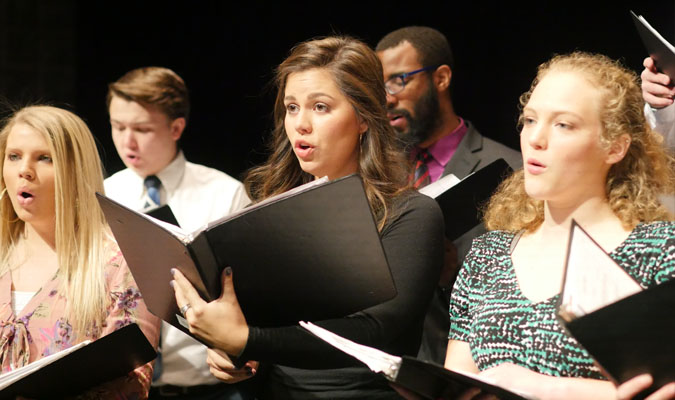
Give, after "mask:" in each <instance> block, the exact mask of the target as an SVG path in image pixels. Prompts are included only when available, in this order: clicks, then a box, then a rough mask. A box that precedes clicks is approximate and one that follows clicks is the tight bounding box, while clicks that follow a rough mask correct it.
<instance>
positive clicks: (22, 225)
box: [0, 106, 159, 398]
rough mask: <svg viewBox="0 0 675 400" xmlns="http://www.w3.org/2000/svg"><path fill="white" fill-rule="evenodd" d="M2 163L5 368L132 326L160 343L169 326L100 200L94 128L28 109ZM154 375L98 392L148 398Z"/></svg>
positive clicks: (0, 279)
mask: <svg viewBox="0 0 675 400" xmlns="http://www.w3.org/2000/svg"><path fill="white" fill-rule="evenodd" d="M0 157H2V163H1V164H0V168H1V170H2V181H1V182H0V189H1V190H2V192H1V193H2V197H1V199H0V215H1V220H0V286H1V288H2V289H1V290H0V296H1V299H2V301H1V302H0V329H1V337H0V365H1V366H2V371H3V372H5V371H8V370H11V369H14V368H19V367H22V366H24V365H26V364H29V363H31V362H33V361H35V360H38V359H40V358H42V357H46V356H48V355H50V354H53V353H55V352H58V351H61V350H63V349H66V348H68V347H70V346H72V345H74V344H77V343H79V342H81V341H83V340H86V339H96V338H99V337H101V336H104V335H106V334H108V333H110V332H112V331H114V330H116V329H119V328H121V327H123V326H125V325H128V324H130V323H137V324H139V326H140V327H141V329H142V330H143V332H144V333H145V335H146V336H147V338H148V340H149V341H150V342H151V343H152V344H153V345H155V346H156V345H157V340H158V326H159V321H158V320H157V318H155V317H154V316H152V315H151V314H150V313H149V312H148V310H147V309H146V307H145V304H144V302H143V299H142V298H141V295H140V293H139V291H138V289H137V287H136V284H135V282H134V280H133V278H132V276H131V274H130V272H129V270H128V269H127V266H126V263H125V261H124V259H123V258H122V256H121V253H120V252H119V250H118V248H117V246H116V244H115V242H114V241H113V240H112V236H111V235H110V233H109V231H108V228H107V226H106V223H105V220H104V217H103V214H102V212H101V210H100V209H99V206H98V203H97V201H96V198H95V192H96V191H99V192H103V174H102V170H101V163H100V160H99V157H98V151H97V149H96V144H95V142H94V139H93V137H92V135H91V133H90V132H89V129H88V128H87V126H86V125H85V124H84V122H83V121H82V120H81V119H80V118H78V117H77V116H76V115H74V114H72V113H71V112H68V111H66V110H62V109H59V108H54V107H49V106H32V107H26V108H23V109H21V110H19V111H18V112H16V113H15V114H14V115H13V116H12V117H11V118H10V119H9V120H8V122H7V123H6V124H5V126H4V127H3V129H2V131H0ZM102 361H104V360H102ZM73 373H77V371H73ZM151 377H152V366H151V365H150V364H147V365H144V366H143V367H140V368H138V369H137V370H135V371H134V373H132V374H130V375H129V376H126V377H121V378H120V379H118V380H116V381H114V382H113V383H110V384H108V385H103V386H101V387H99V388H96V389H92V392H91V393H89V394H90V395H91V396H92V397H96V398H108V397H110V398H119V397H122V398H126V397H135V398H137V397H140V398H144V397H147V392H148V389H149V385H150V380H151Z"/></svg>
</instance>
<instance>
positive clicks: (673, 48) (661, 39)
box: [638, 15, 675, 53]
mask: <svg viewBox="0 0 675 400" xmlns="http://www.w3.org/2000/svg"><path fill="white" fill-rule="evenodd" d="M638 19H639V20H640V21H641V22H642V23H643V24H645V26H646V27H647V29H649V30H650V31H652V33H653V34H654V36H656V37H657V38H659V40H660V41H662V42H663V43H664V44H665V45H666V46H668V48H669V49H670V51H672V52H673V53H675V47H673V45H672V44H670V42H669V41H667V40H666V39H665V38H664V37H663V36H661V34H660V33H659V31H657V30H656V29H654V28H652V26H651V25H649V22H647V20H646V19H644V18H643V17H642V15H640V16H638Z"/></svg>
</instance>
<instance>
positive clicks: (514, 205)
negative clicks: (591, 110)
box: [484, 52, 675, 232]
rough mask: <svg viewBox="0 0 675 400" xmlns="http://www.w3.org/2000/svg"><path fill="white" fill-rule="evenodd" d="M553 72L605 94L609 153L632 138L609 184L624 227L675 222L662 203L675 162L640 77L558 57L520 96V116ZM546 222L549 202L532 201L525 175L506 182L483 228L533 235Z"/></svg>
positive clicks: (611, 65) (582, 58) (590, 59)
mask: <svg viewBox="0 0 675 400" xmlns="http://www.w3.org/2000/svg"><path fill="white" fill-rule="evenodd" d="M551 71H556V72H557V71H563V72H576V73H579V74H582V75H583V76H584V77H585V78H586V79H588V81H589V82H590V83H591V84H592V85H593V86H594V87H596V88H598V90H600V91H601V92H602V100H601V101H602V107H601V109H602V115H601V116H600V118H601V121H602V133H601V137H600V142H601V145H602V146H605V147H607V148H608V147H609V146H610V145H611V144H612V143H613V142H614V141H615V140H617V139H618V138H619V137H620V136H621V135H623V134H628V135H629V136H630V139H631V143H630V147H629V148H628V152H627V153H626V155H625V157H624V158H623V159H622V160H621V161H620V162H618V163H616V164H614V165H613V166H612V167H611V168H610V170H609V173H608V174H607V180H606V183H605V193H606V195H607V200H608V202H609V205H610V207H611V208H612V210H613V212H614V214H615V215H616V216H617V217H618V218H619V219H620V220H621V222H622V224H623V225H624V227H625V228H627V229H632V228H634V227H635V225H637V224H638V223H640V222H650V221H657V220H673V215H672V214H670V213H669V212H668V211H667V210H666V209H665V208H664V207H663V206H662V205H661V203H660V202H659V199H658V198H659V195H661V194H669V193H673V191H674V189H673V188H675V158H673V154H672V153H669V152H667V151H666V149H664V147H663V146H662V142H663V137H662V136H661V135H659V134H658V133H656V132H654V131H653V130H652V129H651V127H650V126H649V124H648V123H647V120H646V119H645V116H644V111H643V109H644V101H643V99H642V92H641V90H640V85H639V82H638V78H637V75H636V74H635V73H634V72H633V71H630V70H628V69H627V68H625V67H623V66H622V65H621V64H620V63H619V62H617V61H614V60H612V59H610V58H608V57H606V56H603V55H599V54H590V53H585V52H574V53H571V54H567V55H557V56H555V57H553V58H552V59H551V60H549V61H547V62H545V63H543V64H541V65H540V66H539V69H538V71H537V76H536V78H535V79H534V81H533V82H532V85H531V86H530V89H529V90H528V91H527V92H525V93H524V94H523V95H521V96H520V106H521V110H522V108H523V107H525V105H526V104H527V102H528V101H529V99H530V96H531V95H532V92H533V91H534V89H535V87H536V86H537V84H538V83H539V82H541V80H542V79H543V78H544V77H545V76H546V74H548V73H549V72H551ZM521 119H522V114H521ZM543 220H544V202H543V201H542V200H536V199H533V198H531V197H529V196H528V195H527V193H526V192H525V184H524V174H523V171H522V170H520V171H517V172H515V173H514V174H513V175H511V176H510V177H509V178H508V179H506V180H505V181H504V182H503V183H502V184H501V186H500V187H499V188H498V189H497V192H496V193H495V195H494V196H493V197H492V198H491V199H490V201H489V203H488V204H487V206H486V207H485V214H484V222H485V226H486V227H487V229H489V230H494V229H502V230H509V231H519V230H522V229H525V230H527V231H529V232H532V231H534V230H535V229H536V228H538V227H539V225H541V223H542V222H543Z"/></svg>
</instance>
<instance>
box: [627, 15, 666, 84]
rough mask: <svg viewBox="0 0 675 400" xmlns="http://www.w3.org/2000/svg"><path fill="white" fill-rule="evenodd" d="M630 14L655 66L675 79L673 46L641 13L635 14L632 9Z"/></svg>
mask: <svg viewBox="0 0 675 400" xmlns="http://www.w3.org/2000/svg"><path fill="white" fill-rule="evenodd" d="M630 15H631V17H632V18H633V22H634V23H635V28H637V31H638V33H639V34H640V38H641V39H642V43H643V44H644V45H645V48H646V49H647V52H648V53H649V56H650V57H651V58H652V59H653V60H654V63H655V64H656V67H657V68H658V69H659V70H660V71H662V72H663V73H664V74H666V75H668V76H669V77H670V79H672V80H673V81H675V48H673V46H672V44H671V43H670V42H668V41H667V40H666V39H664V38H663V36H661V34H660V33H659V32H658V31H657V30H656V29H654V28H652V26H651V25H649V23H648V22H647V20H646V19H644V18H643V17H642V15H640V16H637V15H635V13H634V12H633V11H631V12H630Z"/></svg>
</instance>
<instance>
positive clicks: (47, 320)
mask: <svg viewBox="0 0 675 400" xmlns="http://www.w3.org/2000/svg"><path fill="white" fill-rule="evenodd" d="M107 251H108V252H109V254H110V257H109V260H110V261H108V263H107V264H106V266H105V278H106V287H107V288H108V290H109V296H110V297H109V307H108V315H107V318H106V319H105V321H104V323H103V326H100V327H96V326H92V327H91V328H90V329H89V330H88V332H86V334H84V335H77V334H76V333H75V331H74V329H73V325H74V324H73V323H72V320H71V317H70V316H69V315H67V313H66V307H67V304H68V300H67V299H66V297H65V296H64V295H63V293H61V292H60V290H61V288H60V285H61V278H60V277H59V274H56V275H55V276H54V277H52V278H51V279H49V280H48V281H47V282H45V284H44V285H43V286H42V288H41V289H40V290H39V291H38V292H37V293H36V294H35V295H34V296H33V298H32V299H31V300H30V301H29V302H28V304H26V307H24V309H23V310H22V311H21V313H20V315H15V314H14V312H13V311H12V307H11V285H12V278H11V274H10V273H9V272H8V273H6V274H4V275H3V276H2V277H0V365H1V367H2V372H7V371H10V370H12V369H15V368H19V367H22V366H24V365H26V364H28V363H31V362H33V361H35V360H38V359H40V358H43V357H46V356H49V355H50V354H54V353H56V352H59V351H61V350H64V349H66V348H68V347H71V346H73V345H75V344H77V343H79V342H82V341H84V340H95V339H97V338H99V337H101V336H105V335H107V334H109V333H111V332H113V331H115V330H117V329H120V328H122V327H124V326H126V325H129V324H131V323H137V324H138V325H139V327H140V328H141V330H142V331H143V333H145V336H146V337H147V338H148V340H149V341H150V343H152V345H153V346H155V347H157V343H158V340H159V320H158V319H157V317H155V316H153V315H152V314H150V312H149V311H148V309H147V308H146V307H145V303H144V302H143V299H142V298H141V294H140V292H139V291H138V288H137V286H136V282H134V280H133V277H132V276H131V272H130V271H129V268H128V267H127V264H126V262H125V261H124V258H123V257H122V254H121V253H120V251H119V249H118V248H117V246H116V245H114V244H113V243H110V245H109V248H108V249H107ZM101 361H102V362H104V360H101ZM72 373H77V372H76V371H73V372H72ZM151 377H152V363H148V364H145V365H143V366H141V367H139V368H137V369H136V370H134V371H133V372H132V373H130V374H129V375H128V376H125V377H121V378H119V379H117V380H114V381H112V382H109V383H107V384H104V385H101V386H100V387H97V388H95V389H92V391H91V392H90V393H87V394H83V395H82V396H80V397H81V398H99V399H100V398H106V399H108V398H113V399H118V398H145V397H147V393H148V390H149V388H150V381H151Z"/></svg>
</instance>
